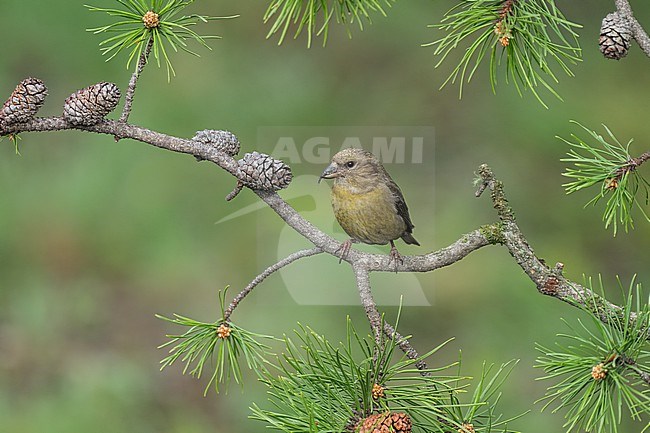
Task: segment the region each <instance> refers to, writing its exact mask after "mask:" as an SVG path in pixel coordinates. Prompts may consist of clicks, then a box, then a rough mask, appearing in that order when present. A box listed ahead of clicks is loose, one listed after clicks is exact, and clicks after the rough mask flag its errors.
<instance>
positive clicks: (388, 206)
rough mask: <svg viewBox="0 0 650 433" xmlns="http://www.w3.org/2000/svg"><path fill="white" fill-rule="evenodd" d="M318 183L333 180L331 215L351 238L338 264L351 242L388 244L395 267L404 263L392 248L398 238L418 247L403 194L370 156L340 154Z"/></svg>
mask: <svg viewBox="0 0 650 433" xmlns="http://www.w3.org/2000/svg"><path fill="white" fill-rule="evenodd" d="M321 179H334V184H333V185H332V193H331V199H332V208H333V209H334V215H335V216H336V220H337V221H338V222H339V224H340V225H341V227H343V230H345V232H346V233H347V234H348V235H349V236H350V238H351V239H348V240H347V241H345V242H344V243H343V244H342V245H341V247H340V248H339V249H340V250H341V255H340V256H339V257H340V260H339V263H340V262H341V260H343V259H344V258H345V257H346V255H347V254H348V251H349V250H350V246H351V244H352V243H353V242H355V243H356V242H363V243H365V244H372V245H385V244H387V243H390V260H391V261H395V266H397V261H398V260H399V261H400V262H403V259H402V256H401V255H400V253H399V252H398V251H397V248H396V247H395V242H394V241H395V240H396V239H397V238H402V240H403V241H404V242H406V243H407V244H413V245H420V244H419V243H418V241H416V240H415V238H414V237H413V227H414V226H413V223H412V222H411V216H410V215H409V209H408V206H406V201H404V195H402V191H401V190H400V189H399V186H397V184H396V183H395V181H394V180H393V179H392V178H391V177H390V175H389V174H388V172H387V171H386V169H385V168H384V166H383V165H382V164H381V162H379V160H378V159H377V158H376V157H375V156H374V155H373V154H372V153H370V152H367V151H365V150H363V149H358V148H349V149H343V150H341V151H340V152H338V153H337V154H336V155H334V157H333V158H332V163H331V164H330V165H329V166H328V167H327V168H326V169H325V171H323V174H321V176H320V178H319V179H318V181H319V182H320V181H321Z"/></svg>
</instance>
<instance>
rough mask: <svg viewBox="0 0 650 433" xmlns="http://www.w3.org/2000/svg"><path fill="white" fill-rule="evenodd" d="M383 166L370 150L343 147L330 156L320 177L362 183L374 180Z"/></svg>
mask: <svg viewBox="0 0 650 433" xmlns="http://www.w3.org/2000/svg"><path fill="white" fill-rule="evenodd" d="M382 171H383V167H382V165H381V163H380V162H379V160H378V159H377V158H376V157H375V156H374V155H373V154H372V153H370V152H367V151H365V150H363V149H358V148H354V147H352V148H349V149H343V150H341V151H340V152H338V153H337V154H336V155H334V157H333V158H332V163H331V164H330V165H328V166H327V168H326V169H325V171H323V174H321V175H320V178H319V179H318V181H319V182H320V181H321V179H336V181H339V182H350V183H355V184H359V183H363V182H374V181H376V179H377V176H379V175H380V174H381V172H382Z"/></svg>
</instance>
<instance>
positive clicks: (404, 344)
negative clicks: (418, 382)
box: [383, 321, 431, 376]
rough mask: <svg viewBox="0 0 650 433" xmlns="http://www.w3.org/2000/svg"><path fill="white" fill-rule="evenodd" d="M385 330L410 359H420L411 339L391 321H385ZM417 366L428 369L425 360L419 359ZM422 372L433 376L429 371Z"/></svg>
mask: <svg viewBox="0 0 650 433" xmlns="http://www.w3.org/2000/svg"><path fill="white" fill-rule="evenodd" d="M383 331H384V334H385V335H386V336H387V337H388V338H392V339H394V340H395V341H396V342H397V347H399V348H400V349H401V350H402V352H404V354H405V355H406V357H407V358H408V359H418V358H419V357H420V354H419V353H418V352H417V350H415V348H414V347H413V346H412V345H411V343H410V342H409V340H408V339H407V338H406V337H404V336H402V335H401V334H400V333H399V332H397V331H396V330H395V328H394V327H393V326H392V325H391V324H390V323H388V322H386V321H384V329H383ZM415 366H416V367H417V369H418V370H426V369H427V363H426V362H424V360H419V361H418V362H416V363H415ZM420 374H422V376H431V372H429V371H422V372H421V373H420Z"/></svg>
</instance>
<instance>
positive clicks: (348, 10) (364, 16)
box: [264, 0, 395, 47]
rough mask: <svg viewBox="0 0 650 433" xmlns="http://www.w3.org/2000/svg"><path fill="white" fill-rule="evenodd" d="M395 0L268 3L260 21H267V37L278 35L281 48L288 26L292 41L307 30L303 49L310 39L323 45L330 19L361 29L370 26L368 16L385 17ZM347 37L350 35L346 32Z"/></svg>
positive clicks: (284, 0)
mask: <svg viewBox="0 0 650 433" xmlns="http://www.w3.org/2000/svg"><path fill="white" fill-rule="evenodd" d="M394 2H395V0H383V1H380V0H272V1H271V4H270V5H269V7H268V8H267V10H266V13H265V14H264V22H265V23H268V22H271V28H270V29H269V32H268V34H267V35H266V37H267V38H270V37H272V36H274V35H276V34H279V40H278V45H281V44H282V43H283V42H284V40H285V38H286V36H287V34H288V33H289V31H290V28H291V27H292V26H294V27H296V29H295V30H294V39H296V38H298V36H300V34H301V33H302V32H303V30H306V31H307V47H311V42H312V40H313V38H314V37H318V36H322V37H323V45H325V44H326V43H327V36H328V32H329V26H330V24H331V22H332V18H334V20H336V22H337V23H339V24H344V25H346V26H347V25H349V24H354V23H355V22H356V24H357V25H358V26H359V29H360V30H363V23H364V21H365V22H368V23H372V20H371V14H373V13H379V14H381V15H382V16H386V8H388V7H390V6H391V5H392V4H393V3H394ZM348 34H349V35H351V33H350V32H349V30H348Z"/></svg>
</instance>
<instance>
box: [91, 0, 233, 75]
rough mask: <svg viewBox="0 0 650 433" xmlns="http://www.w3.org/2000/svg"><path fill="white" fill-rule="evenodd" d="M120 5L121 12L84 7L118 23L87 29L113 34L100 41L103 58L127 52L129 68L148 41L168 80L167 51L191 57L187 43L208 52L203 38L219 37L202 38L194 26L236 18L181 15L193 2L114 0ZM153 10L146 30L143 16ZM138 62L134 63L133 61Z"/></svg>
mask: <svg viewBox="0 0 650 433" xmlns="http://www.w3.org/2000/svg"><path fill="white" fill-rule="evenodd" d="M115 1H116V2H117V3H119V4H120V5H122V6H123V9H113V8H100V7H95V6H90V5H85V6H86V7H87V8H88V9H89V10H91V11H93V12H104V13H106V14H108V15H109V16H111V17H116V18H118V19H119V21H117V22H114V23H111V24H108V25H105V26H100V27H95V28H91V29H87V30H88V31H89V32H93V33H94V34H100V33H116V34H115V35H114V36H110V37H108V38H106V39H104V40H103V41H102V42H100V44H99V45H100V49H101V52H102V54H103V55H105V56H108V57H107V59H106V61H109V60H112V59H114V58H115V57H116V56H117V55H118V54H120V53H121V52H122V51H127V52H128V60H127V62H126V67H127V68H130V67H131V64H132V62H133V61H134V59H138V58H140V56H141V55H142V54H143V53H144V52H145V50H146V49H147V48H146V47H147V46H148V45H149V43H150V41H151V44H152V52H153V55H154V58H155V59H156V63H157V65H158V67H160V66H161V63H164V64H165V67H166V69H167V79H168V80H170V79H171V77H172V76H175V75H176V73H175V71H174V67H173V65H172V62H171V60H170V58H169V55H168V52H167V51H168V48H171V49H172V50H174V51H175V52H178V51H179V49H180V50H182V51H185V52H187V53H189V54H192V55H194V56H198V54H197V53H195V52H194V51H192V50H190V49H189V48H188V44H187V41H190V40H192V41H194V42H196V43H198V44H199V45H202V46H203V47H205V48H207V49H211V48H210V47H209V45H208V44H207V42H206V39H215V38H216V39H218V38H219V36H201V35H199V34H198V33H196V32H195V31H194V30H192V27H193V26H195V25H196V24H198V23H200V22H203V23H207V22H208V21H210V20H216V19H225V18H235V17H234V16H230V17H210V16H206V15H197V14H192V15H181V16H179V14H180V13H181V11H182V10H183V9H185V8H186V7H187V6H189V5H190V4H192V3H193V2H194V0H115ZM149 11H153V12H155V13H156V14H158V17H157V18H158V20H159V23H158V25H157V26H155V27H151V28H147V27H146V26H145V25H144V22H143V17H144V16H145V14H147V12H149ZM136 61H137V60H136Z"/></svg>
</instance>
